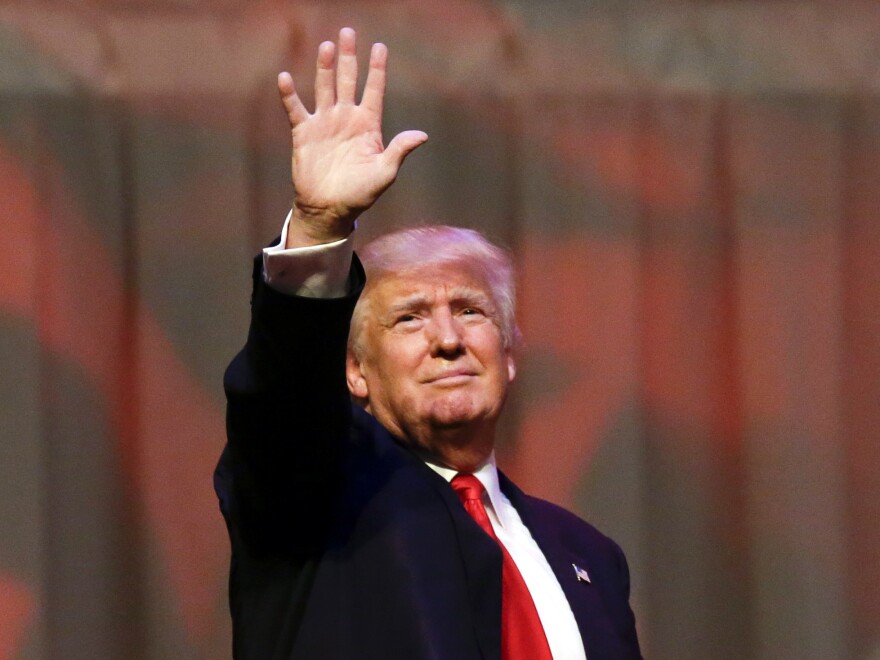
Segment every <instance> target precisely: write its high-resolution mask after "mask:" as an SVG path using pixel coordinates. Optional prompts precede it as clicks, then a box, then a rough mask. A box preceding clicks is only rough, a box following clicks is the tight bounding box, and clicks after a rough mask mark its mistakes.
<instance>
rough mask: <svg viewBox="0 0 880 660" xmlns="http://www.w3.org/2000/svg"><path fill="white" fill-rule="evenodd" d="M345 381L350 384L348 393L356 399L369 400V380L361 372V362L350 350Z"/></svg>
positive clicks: (346, 359) (346, 358)
mask: <svg viewBox="0 0 880 660" xmlns="http://www.w3.org/2000/svg"><path fill="white" fill-rule="evenodd" d="M345 381H346V382H347V383H348V391H349V392H351V395H352V396H353V397H354V398H356V399H363V400H366V399H367V398H368V394H369V390H368V389H367V379H366V378H364V374H363V371H362V370H361V363H360V360H358V359H357V357H356V356H355V354H354V351H352V350H350V349H349V351H348V354H347V355H346V356H345Z"/></svg>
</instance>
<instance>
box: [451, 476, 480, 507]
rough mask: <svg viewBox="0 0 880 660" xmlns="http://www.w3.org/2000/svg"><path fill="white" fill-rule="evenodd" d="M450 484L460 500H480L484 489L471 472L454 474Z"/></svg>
mask: <svg viewBox="0 0 880 660" xmlns="http://www.w3.org/2000/svg"><path fill="white" fill-rule="evenodd" d="M451 485H452V489H453V490H454V491H455V492H456V493H457V494H458V498H459V499H460V500H461V501H462V502H465V501H467V500H477V501H482V498H483V492H484V491H485V490H486V489H485V488H484V487H483V484H482V483H481V482H480V480H479V479H477V478H476V477H475V476H474V475H472V474H457V475H455V476H454V477H453V478H452V482H451Z"/></svg>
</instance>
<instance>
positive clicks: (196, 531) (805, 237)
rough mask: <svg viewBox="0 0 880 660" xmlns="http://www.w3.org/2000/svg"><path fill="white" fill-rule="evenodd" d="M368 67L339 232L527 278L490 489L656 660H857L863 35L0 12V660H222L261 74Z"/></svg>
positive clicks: (648, 19) (116, 4)
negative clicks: (318, 53)
mask: <svg viewBox="0 0 880 660" xmlns="http://www.w3.org/2000/svg"><path fill="white" fill-rule="evenodd" d="M344 25H351V26H353V27H354V28H356V29H357V30H358V32H359V37H360V50H361V52H362V53H363V54H364V55H365V54H366V53H367V52H368V48H369V44H370V43H371V42H372V41H378V40H381V41H384V42H385V43H387V44H388V46H389V47H390V50H391V63H390V89H389V92H388V98H387V103H386V107H387V117H386V135H390V134H393V133H395V132H397V131H399V130H402V129H405V128H420V129H424V130H426V131H427V132H428V133H429V134H430V136H431V139H430V141H429V142H428V144H427V145H426V146H424V147H422V148H421V149H420V150H419V151H417V152H416V153H415V154H413V156H411V158H410V159H409V160H408V161H407V163H406V166H405V168H404V170H403V172H402V175H401V176H400V178H399V180H398V182H397V184H396V185H395V186H394V188H393V189H392V190H391V191H389V192H388V194H387V195H386V196H385V198H383V199H382V200H381V203H379V204H378V205H377V206H376V207H375V208H374V209H373V210H372V211H371V212H370V213H369V214H368V215H367V216H365V217H364V218H363V220H362V222H361V226H360V228H359V230H358V241H359V242H362V241H363V240H365V239H367V238H369V237H371V236H373V235H375V234H377V233H379V232H381V231H384V230H387V229H389V228H392V227H397V226H402V225H408V224H412V223H425V222H432V223H451V224H459V225H466V226H473V227H478V228H480V229H482V230H484V231H485V232H487V233H488V234H489V235H490V236H492V237H494V238H496V239H498V240H500V241H502V242H504V243H505V244H507V245H509V246H510V247H511V248H512V249H513V251H514V253H515V255H516V258H517V261H518V262H519V267H520V271H519V291H520V302H521V323H522V326H523V329H524V332H525V348H524V351H523V353H522V356H521V358H520V364H521V370H520V377H519V381H518V383H517V385H516V390H515V392H514V395H513V399H512V401H511V402H510V405H509V411H508V415H507V417H506V419H505V423H504V432H503V438H502V447H501V450H500V454H501V456H500V462H501V464H502V466H504V467H505V468H506V469H507V471H508V472H509V473H511V475H512V476H513V477H514V478H515V479H517V480H518V481H520V482H521V483H522V485H523V486H524V487H525V488H526V489H527V490H529V491H532V492H534V493H536V494H539V495H541V496H543V497H546V498H549V499H551V500H555V501H557V502H560V503H561V504H564V505H566V506H568V507H571V508H573V509H574V510H575V511H577V512H578V513H579V514H581V515H582V516H584V517H585V518H587V519H589V520H591V521H592V522H594V523H595V524H596V525H598V526H599V527H600V528H602V529H603V530H605V531H606V532H607V533H609V534H610V535H612V536H613V537H614V538H616V539H617V540H618V541H619V542H620V543H621V545H622V546H623V547H624V549H625V550H626V552H627V555H628V557H629V559H630V563H631V568H632V578H633V605H634V608H635V610H636V613H637V616H638V621H639V630H640V634H641V638H642V642H643V645H644V649H645V652H646V655H647V656H648V657H651V658H657V659H668V660H680V659H683V658H688V659H689V658H694V659H703V658H712V659H715V658H737V659H741V658H755V659H760V660H778V659H780V658H781V659H787V658H792V659H795V658H797V659H799V660H801V659H816V660H830V659H837V658H840V659H844V658H846V659H849V658H873V659H876V658H880V442H878V441H880V432H878V427H880V376H878V374H880V223H878V209H880V98H878V91H880V5H878V4H877V3H875V2H818V1H817V2H708V1H707V2H684V1H680V2H663V3H659V2H654V3H645V2H635V1H634V2H626V1H622V0H619V1H612V0H608V1H607V2H584V1H582V0H567V1H564V0H556V1H553V2H537V1H534V0H496V1H494V2H492V1H488V0H484V1H478V0H444V1H443V2H430V3H429V2H416V1H408V2H406V1H395V2H390V1H389V2H378V1H376V2H369V1H363V2H354V1H344V0H341V1H336V2H328V1H327V0H324V1H320V2H319V1H316V0H315V1H305V0H303V1H289V2H278V1H276V0H265V1H263V2H246V1H245V0H215V1H213V2H208V1H200V0H122V1H120V0H113V1H110V0H95V1H92V2H70V3H56V2H48V1H46V2H39V1H34V2H24V1H21V2H2V3H0V365H2V371H0V415H2V423H0V525H2V528H0V658H2V659H3V660H6V659H12V658H22V659H25V660H33V659H40V658H47V659H53V660H54V659H61V658H63V659H65V660H70V659H79V658H82V659H88V660H103V659H107V660H110V659H118V658H126V659H130V660H148V659H154V658H155V659H159V658H169V659H182V658H183V659H185V658H192V659H220V658H227V657H229V655H230V652H229V649H230V639H229V618H228V614H227V609H226V599H225V598H226V595H225V588H226V572H227V567H228V547H227V540H226V536H225V531H224V527H223V523H222V520H221V517H220V515H219V512H218V509H217V504H216V502H215V498H214V494H213V492H212V486H211V472H212V470H213V467H214V464H215V461H216V459H217V457H218V455H219V453H220V451H221V449H222V446H223V443H224V422H223V415H224V411H223V405H224V404H223V395H222V390H221V376H222V373H223V369H224V367H225V364H226V363H227V361H228V360H229V359H230V358H231V357H232V355H233V354H234V353H235V351H236V350H237V349H238V347H239V346H240V344H241V343H242V341H243V339H244V335H245V331H246V327H247V317H248V295H249V275H250V257H251V255H252V254H254V253H255V252H256V251H257V250H258V248H259V247H260V246H262V245H263V244H265V243H266V242H268V241H269V240H270V239H271V238H272V237H273V236H274V235H275V234H276V233H277V232H278V230H279V228H280V226H281V222H282V220H283V218H284V215H285V213H286V211H287V209H288V207H289V201H290V196H291V188H290V183H289V174H288V172H289V146H288V140H289V134H288V132H287V128H286V124H285V118H284V115H283V113H282V112H281V110H280V109H279V104H278V101H277V97H276V91H275V75H276V73H277V72H278V71H279V70H280V69H283V68H289V69H290V70H292V71H293V72H294V76H295V78H296V80H297V81H298V82H299V84H300V89H302V90H309V91H305V93H304V96H305V97H306V100H307V103H308V104H310V103H311V101H310V99H311V92H310V85H311V80H312V77H313V73H312V71H313V66H314V64H313V60H314V53H315V50H316V48H317V45H318V43H319V42H320V41H322V40H324V39H332V38H335V35H336V34H337V32H338V29H339V28H340V27H342V26H344Z"/></svg>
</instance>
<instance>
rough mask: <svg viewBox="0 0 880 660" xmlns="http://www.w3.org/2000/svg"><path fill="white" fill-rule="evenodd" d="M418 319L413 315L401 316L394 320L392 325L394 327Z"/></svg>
mask: <svg viewBox="0 0 880 660" xmlns="http://www.w3.org/2000/svg"><path fill="white" fill-rule="evenodd" d="M418 318H419V317H417V316H416V315H415V314H401V315H400V316H398V317H397V318H396V319H394V323H395V325H396V324H398V323H412V322H414V321H417V320H418Z"/></svg>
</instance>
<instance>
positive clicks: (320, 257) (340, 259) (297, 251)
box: [263, 213, 354, 298]
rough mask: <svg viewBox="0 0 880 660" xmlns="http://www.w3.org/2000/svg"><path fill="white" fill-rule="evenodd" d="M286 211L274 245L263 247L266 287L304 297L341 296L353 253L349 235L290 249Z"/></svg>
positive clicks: (288, 222) (344, 288) (345, 291)
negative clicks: (279, 237) (278, 236)
mask: <svg viewBox="0 0 880 660" xmlns="http://www.w3.org/2000/svg"><path fill="white" fill-rule="evenodd" d="M290 216H291V213H288V214H287V219H286V220H285V221H284V227H283V228H282V229H281V241H280V242H279V243H278V245H274V246H272V247H267V248H264V249H263V279H264V280H265V282H266V284H268V285H269V286H270V287H272V288H273V289H275V290H276V291H279V292H280V293H285V294H287V295H296V296H305V297H306V298H342V297H343V296H345V295H346V294H347V293H348V287H347V283H348V273H349V270H350V269H351V257H352V254H353V253H354V244H353V241H352V235H353V233H354V232H352V234H349V235H348V236H347V237H346V238H343V239H341V240H338V241H334V242H332V243H324V244H323V245H311V246H309V247H300V248H290V249H287V248H285V247H284V246H285V245H286V244H287V229H288V227H289V226H290Z"/></svg>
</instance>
